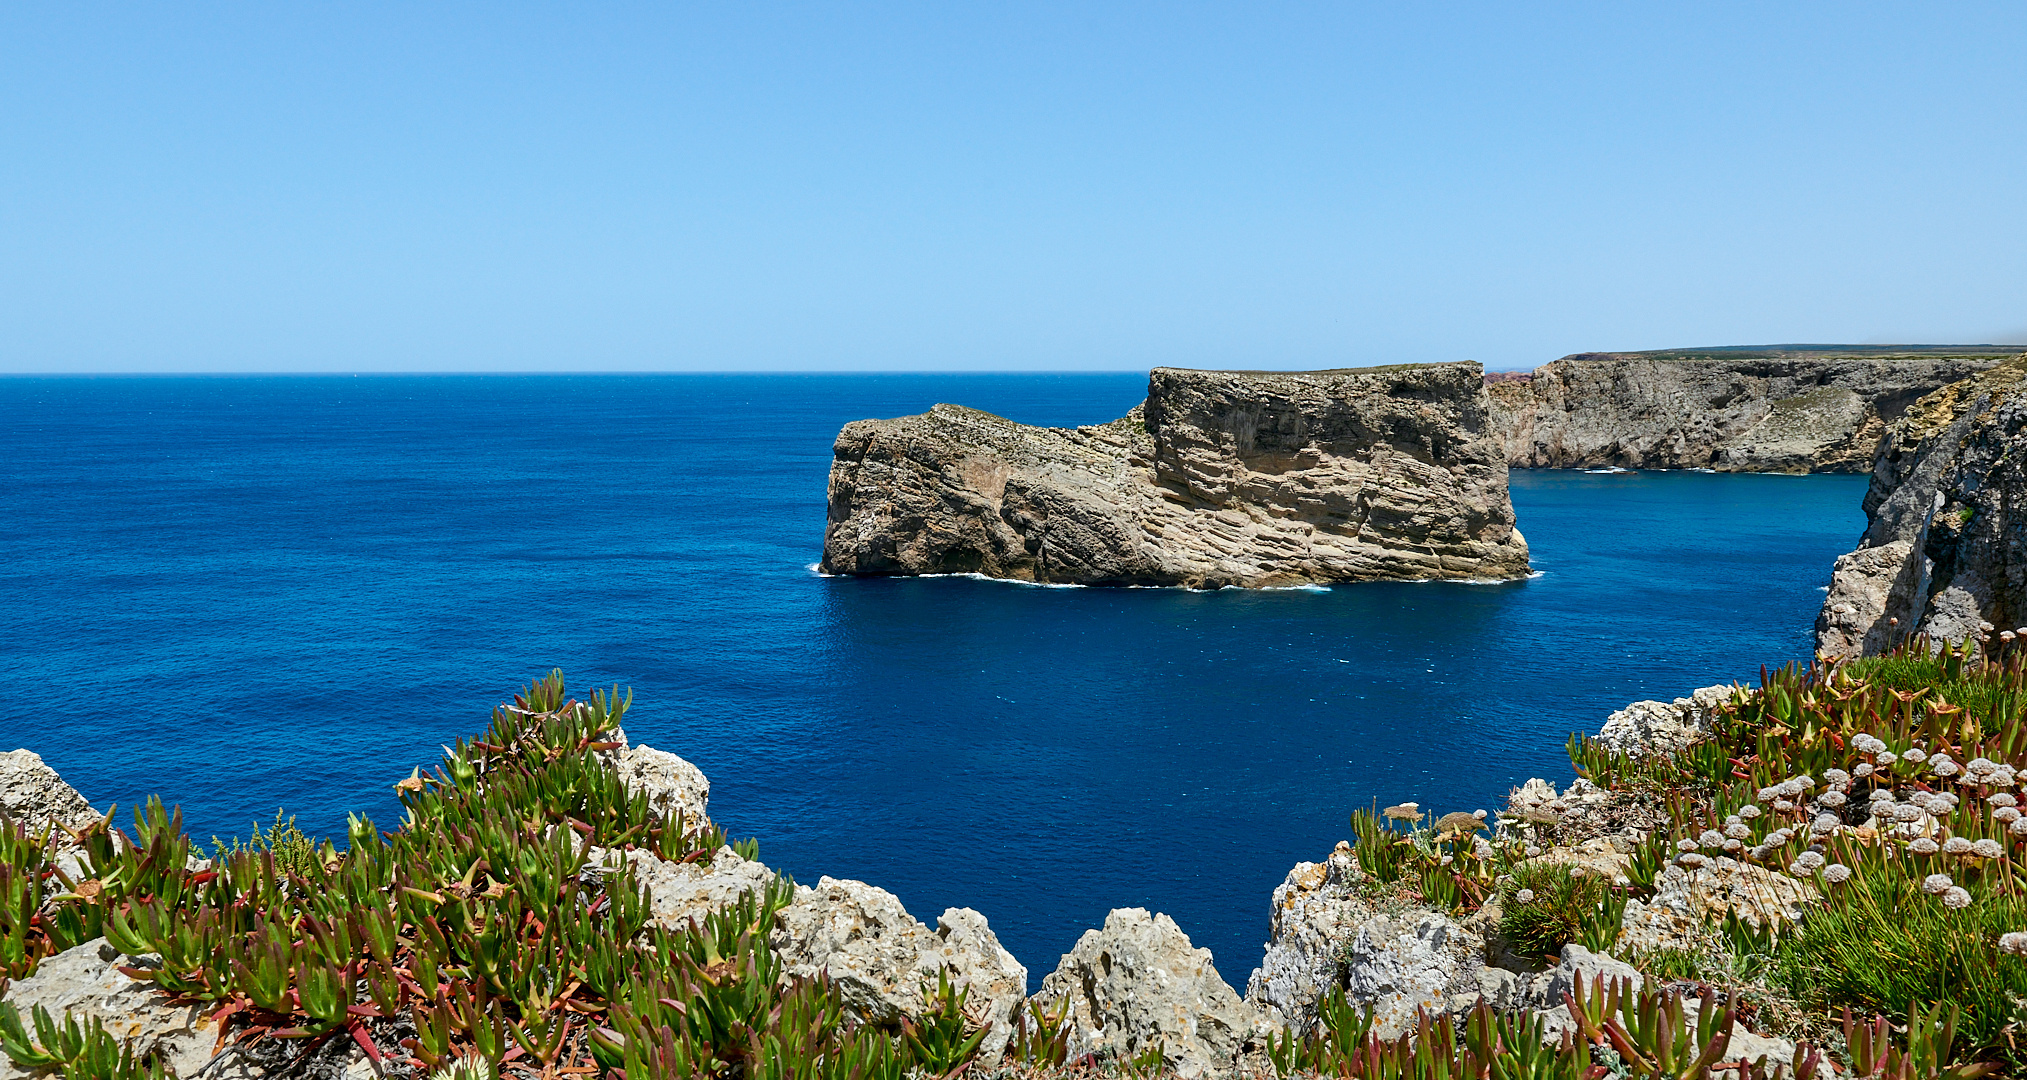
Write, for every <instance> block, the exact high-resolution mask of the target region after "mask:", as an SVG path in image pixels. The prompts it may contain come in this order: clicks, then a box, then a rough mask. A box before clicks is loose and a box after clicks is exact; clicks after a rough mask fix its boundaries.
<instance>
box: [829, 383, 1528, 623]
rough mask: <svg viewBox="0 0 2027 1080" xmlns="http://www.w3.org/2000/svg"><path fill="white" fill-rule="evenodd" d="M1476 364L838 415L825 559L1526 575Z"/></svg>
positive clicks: (1130, 581)
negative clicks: (1070, 424)
mask: <svg viewBox="0 0 2027 1080" xmlns="http://www.w3.org/2000/svg"><path fill="white" fill-rule="evenodd" d="M1489 419H1490V405H1489V401H1488V398H1487V396H1486V391H1485V386H1484V372H1483V369H1482V368H1480V366H1479V365H1478V364H1475V363H1458V364H1404V365H1397V366H1391V367H1376V368H1352V369H1342V370H1334V371H1304V372H1257V371H1191V370H1183V369H1178V368H1156V369H1155V370H1154V371H1153V372H1152V373H1151V374H1150V376H1149V378H1148V391H1147V400H1146V402H1145V403H1143V404H1142V405H1141V406H1139V407H1137V408H1135V409H1134V410H1133V411H1132V412H1129V413H1128V414H1127V415H1126V416H1124V417H1122V418H1121V419H1118V420H1115V421H1113V422H1111V423H1109V424H1099V425H1092V426H1087V427H1078V428H1047V427H1031V426H1028V425H1025V424H1017V423H1014V422H1013V421H1011V420H1007V419H1004V418H1002V417H998V416H993V415H991V414H989V413H984V412H979V411H977V410H975V409H967V408H964V407H962V406H958V405H937V406H935V407H933V408H931V409H930V410H929V411H928V412H926V413H922V414H920V415H916V416H905V417H900V418H898V419H892V420H859V421H855V422H853V423H850V424H847V425H845V427H844V430H843V431H841V432H840V433H839V434H838V438H837V442H836V444H835V446H834V447H833V451H832V452H833V459H832V462H831V474H830V507H829V515H828V523H827V525H826V527H825V530H824V554H823V562H822V569H823V570H824V571H825V572H826V573H831V574H841V575H889V576H891V575H920V574H953V573H977V574H983V575H985V576H988V577H996V578H1008V579H1014V580H1020V581H1034V582H1044V583H1061V584H1080V585H1181V586H1188V587H1192V588H1218V587H1222V586H1240V587H1273V586H1290V585H1300V584H1308V583H1328V582H1334V581H1367V580H1390V579H1391V580H1429V579H1441V578H1451V579H1456V578H1466V579H1488V578H1489V579H1509V578H1518V577H1524V576H1526V575H1527V573H1528V557H1527V541H1526V539H1525V538H1523V537H1522V536H1521V534H1520V531H1519V530H1518V529H1517V528H1515V527H1514V518H1513V503H1512V500H1511V499H1510V497H1509V495H1508V492H1507V486H1506V481H1507V474H1506V458H1505V453H1504V449H1503V446H1502V444H1501V442H1500V440H1499V438H1498V436H1497V434H1496V433H1495V432H1494V431H1493V430H1492V429H1491V427H1490V425H1489Z"/></svg>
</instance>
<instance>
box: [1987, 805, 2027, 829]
mask: <svg viewBox="0 0 2027 1080" xmlns="http://www.w3.org/2000/svg"><path fill="white" fill-rule="evenodd" d="M1992 820H1993V821H1996V822H1998V823H1999V824H2001V825H2011V824H2013V823H2014V822H2016V821H2018V820H2020V811H2019V809H2018V808H2017V807H2012V806H2001V807H1999V808H1998V809H1996V810H1994V811H1992Z"/></svg>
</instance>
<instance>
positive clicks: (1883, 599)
mask: <svg viewBox="0 0 2027 1080" xmlns="http://www.w3.org/2000/svg"><path fill="white" fill-rule="evenodd" d="M2023 386H2027V355H2023V356H2020V357H2017V358H2015V359H2012V360H2009V361H2007V362H2006V363H2003V364H2000V365H1998V366H1997V367H1994V368H1991V369H1990V370H1987V371H1984V372H1982V373H1980V374H1978V375H1976V376H1974V377H1971V378H1967V379H1965V380H1963V381H1961V382H1958V383H1955V384H1952V385H1950V386H1947V387H1944V388H1943V389H1941V390H1938V391H1936V392H1935V393H1933V394H1930V395H1928V396H1927V397H1924V398H1922V399H1921V400H1920V401H1919V402H1917V403H1916V404H1915V405H1914V406H1913V407H1911V408H1910V409H1908V410H1907V413H1906V415H1904V416H1902V417H1901V418H1900V419H1899V420H1897V421H1895V422H1894V424H1893V425H1892V426H1891V427H1890V428H1889V429H1888V432H1887V435H1886V439H1885V441H1884V442H1883V443H1882V444H1881V445H1880V449H1879V457H1878V461H1877V464H1876V466H1875V467H1874V469H1873V472H1872V485H1871V487H1870V488H1869V489H1868V490H1867V491H1866V494H1865V504H1864V505H1865V513H1866V518H1867V523H1866V529H1865V535H1864V536H1863V537H1861V538H1860V539H1859V542H1858V548H1857V550H1855V551H1853V552H1851V553H1850V554H1848V555H1845V556H1842V557H1841V558H1839V559H1838V560H1837V563H1836V566H1835V568H1834V569H1833V570H1832V573H1831V580H1830V588H1829V593H1828V595H1826V596H1825V597H1824V599H1823V610H1822V612H1821V613H1820V614H1819V615H1818V616H1817V618H1816V651H1817V652H1818V653H1820V654H1822V655H1823V656H1824V657H1826V658H1828V659H1831V660H1842V659H1848V658H1850V657H1853V656H1862V655H1870V654H1874V653H1878V652H1882V651H1885V650H1886V649H1888V648H1891V647H1892V646H1893V645H1894V644H1896V643H1898V642H1899V641H1901V640H1902V639H1904V638H1906V637H1908V636H1910V635H1912V634H1915V633H1924V634H1927V635H1928V636H1929V637H1930V638H1931V639H1935V640H1947V641H1961V640H1963V639H1965V638H1974V639H1975V638H1978V637H1980V636H1981V633H1982V630H1983V628H1982V627H1981V626H1980V624H1981V623H1982V624H1988V625H1995V626H1999V627H2006V628H2012V627H2016V626H2020V625H2022V624H2027V546H2023V544H2027V535H2023V527H2027V521H2023V520H2022V519H2016V518H2015V517H2014V516H2013V508H2014V506H2015V505H2019V504H2023V503H2027V470H2023V464H2022V463H2023V461H2027V454H2023V453H2022V452H2021V451H2023V450H2027V395H2023V394H2022V392H2021V391H2022V388H2023Z"/></svg>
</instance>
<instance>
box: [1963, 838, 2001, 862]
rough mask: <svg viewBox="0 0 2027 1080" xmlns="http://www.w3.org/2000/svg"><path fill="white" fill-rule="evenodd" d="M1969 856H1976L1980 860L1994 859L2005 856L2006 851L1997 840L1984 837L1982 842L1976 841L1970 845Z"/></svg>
mask: <svg viewBox="0 0 2027 1080" xmlns="http://www.w3.org/2000/svg"><path fill="white" fill-rule="evenodd" d="M1971 854H1973V855H1976V856H1977V857H1978V858H1980V859H1996V858H1998V857H1999V856H2001V855H2004V854H2006V849H2005V848H2004V847H2003V846H2001V845H2000V843H1999V842H1998V841H1997V840H1993V839H1991V838H1990V837H1986V838H1985V839H1983V840H1976V841H1973V842H1972V843H1971Z"/></svg>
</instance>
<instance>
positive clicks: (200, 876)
mask: <svg viewBox="0 0 2027 1080" xmlns="http://www.w3.org/2000/svg"><path fill="white" fill-rule="evenodd" d="M563 691H564V685H563V679H562V675H561V673H560V672H559V673H556V674H553V675H551V676H550V677H549V678H547V679H544V680H542V681H539V682H537V683H535V684H534V685H532V686H530V687H529V688H528V689H527V691H526V692H524V693H523V694H521V695H520V696H518V697H516V698H515V699H514V702H513V703H512V704H510V705H503V706H501V707H500V708H499V709H498V710H497V711H496V712H495V713H494V717H493V723H492V725H491V727H490V728H489V729H488V730H487V731H486V733H485V734H484V735H482V736H481V737H479V738H478V739H475V740H472V741H470V742H459V743H458V744H457V746H456V747H455V748H447V749H446V753H445V755H444V758H443V760H442V763H441V764H440V765H439V766H438V768H437V769H436V771H435V773H434V774H433V775H428V776H425V775H423V774H422V773H421V772H420V771H419V770H418V771H417V772H416V773H415V774H413V775H411V776H410V777H409V778H408V779H407V780H404V781H402V782H401V783H400V784H399V785H397V789H398V791H399V794H400V798H401V802H402V805H403V806H404V807H405V808H406V810H407V821H406V822H404V824H403V825H402V827H401V828H400V829H399V830H396V831H394V832H382V831H381V830H380V829H379V828H377V827H376V826H375V825H374V824H373V823H372V822H370V821H368V820H366V819H364V818H357V817H355V818H354V819H352V821H351V823H350V826H349V828H348V830H347V831H348V840H349V844H348V846H347V848H346V850H345V851H344V852H342V853H340V852H338V851H336V850H335V849H334V848H333V847H331V846H330V845H313V844H311V843H310V841H309V840H308V838H306V837H303V836H301V834H300V832H298V831H297V830H295V829H294V828H293V826H292V824H291V823H290V822H289V821H288V820H287V819H285V818H278V819H277V824H276V826H275V827H274V828H271V829H269V830H268V831H267V832H266V833H265V834H264V835H263V834H261V833H260V832H259V831H258V830H256V833H255V837H254V839H253V840H251V841H249V842H247V843H244V844H240V843H236V842H235V843H232V844H222V843H221V844H218V845H216V850H217V858H216V859H215V860H214V861H213V862H212V864H211V865H210V866H209V867H208V868H207V869H203V870H194V871H193V870H191V869H189V867H190V866H191V865H192V861H191V860H190V854H191V844H190V840H189V838H188V837H187V836H184V835H183V833H182V830H181V828H180V815H178V814H176V813H175V812H173V811H169V810H166V809H164V808H163V806H162V805H161V804H160V803H159V802H157V801H150V802H149V803H148V805H147V806H145V807H144V808H142V809H141V810H139V811H137V812H136V813H135V814H134V832H133V834H132V835H131V836H128V835H124V834H122V833H121V832H120V831H119V830H116V829H114V828H113V827H112V824H111V821H112V818H111V815H108V817H107V820H106V821H105V822H102V823H99V824H97V825H95V826H93V827H91V828H88V829H85V830H82V831H80V832H79V833H78V834H77V836H76V837H75V839H76V840H77V842H78V843H79V845H80V846H81V849H82V854H83V870H82V872H81V873H80V874H78V875H72V874H70V873H67V872H66V871H65V870H64V869H63V868H62V867H60V866H59V865H57V864H56V863H55V862H54V861H52V859H51V858H50V856H51V854H52V847H53V844H52V838H51V837H50V836H48V835H47V834H45V835H40V836H31V835H29V834H28V833H27V832H26V830H24V829H23V828H22V827H21V826H20V825H19V824H18V823H15V822H12V821H7V820H4V819H0V897H4V900H5V906H4V909H0V965H4V968H5V974H6V975H8V976H12V977H16V978H19V977H23V976H26V975H28V974H30V973H32V972H33V971H34V969H35V967H36V965H37V963H38V962H39V961H40V960H41V959H42V958H44V957H47V956H49V955H51V954H53V953H55V952H58V951H61V950H63V949H67V948H70V947H71V946H73V945H76V944H78V943H80V942H83V941H87V940H90V939H91V938H94V937H96V936H98V935H100V934H104V935H105V936H106V937H107V939H108V940H109V941H110V942H111V943H112V944H113V945H114V946H116V947H117V948H119V949H121V950H122V951H124V952H127V953H129V954H135V955H139V954H144V953H154V954H158V955H160V957H161V961H162V962H161V965H160V966H159V967H158V968H152V969H139V968H137V969H133V970H132V972H130V973H131V974H135V975H136V977H140V978H146V979H152V980H153V981H154V982H155V983H156V984H157V985H158V986H159V987H160V988H161V989H162V990H164V991H166V992H168V993H170V994H172V995H174V996H175V997H176V998H177V999H179V1000H181V1001H186V1002H189V1003H192V1004H194V1005H197V1006H199V1007H200V1008H202V1009H203V1010H204V1011H206V1012H207V1013H211V1014H213V1015H215V1016H217V1017H218V1018H220V1019H221V1020H223V1021H224V1022H225V1025H226V1027H227V1029H228V1031H229V1033H230V1036H231V1038H233V1039H235V1040H237V1041H239V1042H241V1043H248V1042H252V1041H257V1040H266V1039H277V1040H300V1041H303V1042H305V1043H311V1042H316V1041H321V1040H329V1039H351V1040H352V1041H354V1042H355V1043H356V1044H357V1045H358V1046H359V1047H360V1048H362V1049H363V1050H365V1051H366V1052H367V1053H368V1054H369V1055H371V1056H372V1057H374V1058H375V1060H376V1061H377V1060H380V1059H381V1058H382V1057H383V1056H387V1057H393V1058H395V1059H397V1060H398V1061H400V1062H401V1063H403V1064H406V1065H407V1066H409V1067H415V1068H425V1069H438V1068H444V1067H447V1066H452V1065H456V1064H457V1063H460V1062H465V1063H467V1065H466V1069H467V1071H472V1070H471V1067H470V1065H469V1063H470V1062H472V1061H474V1060H477V1061H482V1062H484V1063H485V1065H486V1069H485V1070H482V1072H496V1071H497V1070H498V1069H499V1067H500V1066H502V1065H505V1066H507V1067H509V1068H510V1069H513V1070H516V1071H517V1072H518V1073H519V1074H520V1075H524V1076H534V1075H542V1076H554V1075H557V1074H559V1073H566V1072H567V1073H573V1074H586V1075H588V1074H602V1075H607V1076H610V1077H613V1078H615V1080H627V1078H635V1080H644V1078H649V1077H663V1076H685V1077H688V1076H699V1077H701V1076H718V1077H733V1076H740V1077H754V1078H762V1077H765V1078H770V1080H771V1078H786V1077H789V1076H796V1077H808V1078H819V1077H836V1078H840V1080H845V1078H851V1080H900V1078H901V1077H903V1076H906V1075H910V1074H936V1075H944V1074H948V1073H951V1072H953V1071H955V1070H956V1069H957V1068H959V1067H960V1066H961V1065H963V1063H965V1062H967V1061H969V1060H971V1058H972V1057H973V1056H974V1055H975V1054H976V1052H977V1050H978V1047H979V1043H980V1038H981V1036H982V1034H983V1032H982V1030H981V1025H980V1024H979V1023H978V1022H976V1021H974V1020H973V1019H972V1017H971V1015H970V1013H969V1012H967V1003H966V995H965V993H963V992H962V991H958V990H953V989H952V987H951V985H950V983H949V981H948V978H947V976H946V977H944V978H943V979H942V980H941V981H940V982H939V984H938V985H937V986H934V987H925V988H923V994H924V1004H925V1008H924V1011H923V1019H922V1022H921V1023H919V1024H914V1023H907V1022H904V1023H902V1024H900V1025H897V1026H892V1027H884V1026H880V1025H875V1024H871V1023H869V1022H866V1021H865V1020H864V1019H862V1018H861V1017H859V1016H858V1015H857V1014H856V1013H854V1012H853V1011H852V1010H851V1009H849V1008H848V1007H847V1005H846V1004H845V1002H844V1001H843V999H842V998H841V997H840V996H839V994H838V992H837V991H836V989H835V988H834V987H833V986H832V985H831V984H830V983H828V982H827V981H824V980H821V979H816V980H811V979H799V978H790V977H785V976H784V975H783V973H782V965H781V961H780V960H779V959H778V958H777V957H776V956H775V954H774V951H773V949H772V947H771V946H770V944H769V941H768V932H769V930H770V929H771V928H772V927H773V925H774V921H775V913H776V912H777V911H779V910H780V909H781V908H782V907H783V906H785V905H786V904H787V903H788V902H789V900H790V898H791V896H792V886H791V884H790V882H788V880H787V879H785V878H782V879H777V881H776V882H775V884H774V885H773V886H772V887H770V888H768V889H766V890H765V891H764V892H763V893H760V894H748V895H747V896H746V897H745V898H744V899H742V900H741V901H740V902H738V903H736V904H733V905H730V906H728V907H725V908H722V909H720V910H718V911H716V912H714V913H712V914H711V915H709V916H707V917H705V918H704V919H702V920H699V921H696V922H693V923H691V924H690V925H688V926H686V927H684V928H682V929H677V930H671V929H667V928H664V927H661V926H657V925H652V924H651V921H650V919H649V916H648V909H647V904H646V898H645V896H644V894H643V893H642V891H641V889H640V887H639V885H638V883H637V882H636V881H635V880H634V878H633V875H632V872H631V870H630V869H627V868H623V867H622V866H619V865H616V864H608V865H607V866H605V867H604V868H603V869H602V870H601V869H594V868H590V867H589V866H588V860H589V856H590V845H596V846H598V847H600V848H605V849H609V850H620V849H626V848H639V849H644V850H647V851H651V852H653V853H655V854H657V855H658V856H660V857H662V858H665V859H671V860H689V861H696V860H704V859H709V858H710V857H711V853H712V852H714V851H716V850H718V848H719V847H720V846H721V844H722V843H723V841H724V837H723V835H722V834H721V833H719V832H718V831H716V830H715V829H710V830H691V829H686V828H685V825H684V823H683V822H682V821H681V820H680V819H678V820H675V821H665V820H662V819H660V818H657V817H655V816H654V815H652V814H650V812H649V809H648V805H647V802H646V799H645V797H644V796H643V795H641V794H638V793H635V792H630V791H629V790H627V789H626V787H625V786H624V785H623V784H622V783H621V782H620V780H619V778H618V776H617V774H616V773H615V772H614V770H613V769H612V768H611V767H610V765H609V764H608V763H607V762H606V760H605V759H604V758H603V757H602V754H603V753H604V752H605V751H608V750H611V749H613V748H614V747H616V745H617V744H616V743H611V742H608V741H606V736H607V735H608V734H609V733H610V732H612V731H613V730H614V729H615V727H616V726H617V725H618V723H619V720H620V718H621V716H622V715H623V714H624V712H625V709H626V705H627V703H628V702H627V700H626V699H625V698H623V697H621V696H619V695H618V694H617V693H613V694H593V695H592V697H591V700H590V701H588V702H582V701H576V700H569V699H566V698H565V696H564V692H563ZM750 850H751V849H750V848H749V851H750ZM196 865H202V864H201V863H198V864H196ZM1054 1022H1055V1024H1056V1025H1057V1027H1058V1028H1060V1026H1061V1018H1060V1017H1056V1018H1055V1020H1054ZM406 1030H412V1031H413V1034H412V1035H410V1036H408V1037H407V1038H404V1039H401V1040H400V1041H399V1042H398V1043H397V1042H396V1041H395V1038H396V1035H397V1034H398V1033H400V1032H402V1031H406ZM1022 1045H1023V1046H1028V1047H1036V1048H1039V1049H1043V1050H1046V1049H1047V1048H1048V1047H1049V1046H1051V1045H1054V1046H1057V1047H1058V1050H1057V1053H1058V1058H1059V1059H1060V1049H1059V1047H1060V1041H1058V1042H1057V1043H1053V1044H1052V1043H1050V1042H1049V1041H1048V1038H1047V1037H1039V1036H1038V1037H1031V1038H1030V1039H1029V1040H1028V1041H1027V1042H1026V1043H1023V1044H1022ZM0 1048H4V1050H5V1052H6V1053H7V1054H8V1056H9V1057H10V1058H12V1059H13V1060H14V1061H15V1062H16V1063H17V1064H18V1065H20V1066H21V1067H23V1068H29V1069H35V1070H39V1071H44V1072H58V1071H60V1072H61V1073H62V1074H63V1075H64V1076H66V1077H70V1078H73V1080H86V1078H92V1080H101V1078H103V1080H112V1078H120V1080H139V1078H142V1077H159V1076H160V1075H161V1071H162V1066H161V1062H159V1061H156V1060H147V1059H137V1058H136V1057H135V1055H134V1054H133V1053H132V1052H131V1051H130V1050H128V1049H127V1048H125V1047H123V1046H121V1045H119V1044H118V1043H117V1042H116V1041H114V1040H113V1039H112V1038H111V1037H110V1036H109V1035H107V1034H106V1033H105V1032H104V1031H103V1029H102V1028H99V1027H98V1026H96V1025H95V1024H82V1025H80V1024H78V1023H77V1022H76V1021H75V1020H74V1019H71V1018H54V1017H50V1016H49V1015H47V1014H46V1013H34V1014H31V1016H30V1017H28V1018H23V1017H21V1016H20V1015H19V1014H18V1013H17V1012H16V1011H15V1010H14V1009H13V1008H12V1007H11V1006H4V1005H0Z"/></svg>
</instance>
